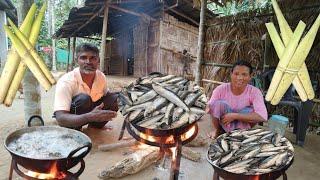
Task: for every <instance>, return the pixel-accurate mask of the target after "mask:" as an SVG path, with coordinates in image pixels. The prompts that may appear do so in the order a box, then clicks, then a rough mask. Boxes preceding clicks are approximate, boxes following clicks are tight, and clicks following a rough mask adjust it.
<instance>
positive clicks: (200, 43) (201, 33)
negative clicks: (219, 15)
mask: <svg viewBox="0 0 320 180" xmlns="http://www.w3.org/2000/svg"><path fill="white" fill-rule="evenodd" d="M206 8H207V0H202V1H201V11H200V24H199V37H198V51H197V63H196V65H197V67H196V77H195V81H196V83H197V84H198V85H200V82H201V64H202V60H203V48H204V43H203V41H204V34H205V32H204V23H205V18H206V14H205V12H206Z"/></svg>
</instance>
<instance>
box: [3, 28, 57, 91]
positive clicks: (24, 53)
mask: <svg viewBox="0 0 320 180" xmlns="http://www.w3.org/2000/svg"><path fill="white" fill-rule="evenodd" d="M4 30H5V31H6V33H7V35H8V37H9V38H10V40H11V42H12V44H13V46H15V48H16V50H17V52H18V54H19V56H20V57H23V58H22V61H23V62H24V63H25V64H26V65H27V66H28V67H29V69H30V71H31V72H32V73H33V74H34V76H35V77H36V78H37V80H38V81H39V82H40V83H41V85H42V86H43V87H44V89H45V90H49V89H50V88H51V84H50V82H49V81H48V79H47V78H46V76H45V75H44V74H43V73H42V71H41V69H40V67H39V66H38V64H37V63H36V61H35V60H34V59H33V57H32V56H31V55H30V53H29V52H28V50H27V48H26V47H25V46H24V45H23V43H22V42H21V41H20V40H19V39H18V38H17V37H16V36H15V35H14V34H13V33H12V31H11V30H10V29H9V27H8V26H4Z"/></svg>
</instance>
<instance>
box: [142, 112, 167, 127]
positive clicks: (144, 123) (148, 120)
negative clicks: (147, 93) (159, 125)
mask: <svg viewBox="0 0 320 180" xmlns="http://www.w3.org/2000/svg"><path fill="white" fill-rule="evenodd" d="M163 116H164V114H160V115H157V116H154V117H150V118H146V119H144V120H143V121H140V122H138V123H137V125H139V126H141V127H148V126H150V125H152V124H154V123H156V122H158V121H159V120H160V119H162V118H163Z"/></svg>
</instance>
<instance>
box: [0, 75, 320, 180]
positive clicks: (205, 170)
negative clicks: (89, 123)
mask: <svg viewBox="0 0 320 180" xmlns="http://www.w3.org/2000/svg"><path fill="white" fill-rule="evenodd" d="M107 79H108V86H109V88H110V89H111V90H119V88H120V87H122V86H125V85H128V84H129V83H130V82H132V81H134V78H130V77H115V76H108V77H107ZM53 97H54V88H52V89H51V90H50V91H48V92H42V99H41V103H42V116H43V118H44V120H45V124H46V125H56V123H55V120H54V119H52V117H51V116H52V110H53V107H52V105H53V99H54V98H53ZM23 106H24V103H23V99H18V98H17V99H15V101H14V103H13V105H12V107H9V108H8V107H4V106H3V105H1V106H0V117H1V118H0V141H1V142H4V140H5V138H6V136H7V135H8V134H9V133H11V132H13V131H15V130H17V129H19V128H23V127H25V123H24V112H23V111H24V109H23ZM122 121H123V117H122V116H121V114H118V116H117V118H116V119H114V121H113V122H111V123H110V124H108V126H109V127H111V128H112V129H109V130H96V129H89V128H86V129H84V130H83V132H84V133H85V134H87V135H88V136H89V137H90V138H91V139H92V142H93V148H92V150H91V152H90V153H89V155H87V157H86V158H85V163H86V168H85V170H84V172H83V174H82V175H81V176H80V179H81V180H88V179H92V180H94V179H98V177H97V175H98V174H99V173H100V172H101V171H102V170H103V169H105V168H107V167H110V166H112V165H113V164H115V163H116V162H119V161H121V160H122V159H124V158H125V157H126V156H127V154H130V152H132V151H133V150H132V149H131V148H122V149H115V150H113V151H109V152H101V151H99V150H98V149H97V146H98V145H101V144H108V143H114V142H116V141H117V138H118V136H119V131H120V127H121V125H122ZM198 125H199V127H200V131H199V134H201V135H203V136H205V134H206V133H207V132H209V131H210V122H209V117H208V116H204V117H203V118H202V120H201V121H199V123H198ZM125 137H130V136H129V135H128V134H127V133H126V134H125ZM286 137H287V138H288V139H289V140H291V141H292V142H294V139H295V136H294V135H293V134H292V133H290V132H287V133H286ZM294 147H295V157H294V163H293V165H292V166H291V167H290V168H289V170H288V171H287V175H288V179H297V180H300V179H301V180H305V179H308V180H312V179H318V178H317V177H319V176H320V171H319V167H320V151H319V149H320V138H319V136H316V135H311V134H308V135H307V137H306V142H305V146H304V147H299V146H296V145H294ZM207 148H208V146H206V147H197V148H192V149H193V150H194V151H196V152H200V153H201V154H202V159H201V161H200V162H192V161H190V160H187V159H184V158H182V160H181V165H180V176H179V179H181V180H194V179H197V180H209V179H212V175H213V170H212V167H211V166H210V164H209V163H208V162H207V160H206V158H205V154H206V151H207ZM10 161H11V157H10V154H9V153H8V151H6V149H5V148H4V146H3V145H1V146H0V180H6V179H8V173H9V166H10ZM167 166H168V167H166V168H165V169H163V168H159V167H157V166H156V165H152V166H150V167H149V168H147V169H145V170H143V171H141V172H139V173H137V174H135V175H131V176H127V177H124V178H122V179H128V180H133V179H139V180H141V179H145V180H153V179H160V180H162V179H168V176H169V170H168V168H169V167H170V163H169V164H168V165H167ZM77 168H78V167H75V169H73V172H74V171H76V170H77ZM13 177H14V179H19V178H17V175H16V174H15V173H14V176H13Z"/></svg>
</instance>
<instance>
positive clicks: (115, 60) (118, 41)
mask: <svg viewBox="0 0 320 180" xmlns="http://www.w3.org/2000/svg"><path fill="white" fill-rule="evenodd" d="M128 42H129V34H128V32H127V31H124V32H121V33H120V34H118V35H117V36H116V37H115V39H114V40H112V41H111V57H110V61H109V62H110V68H109V74H111V75H122V76H125V75H127V73H128V71H127V69H128V68H127V56H128Z"/></svg>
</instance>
